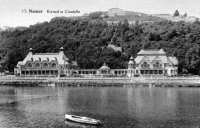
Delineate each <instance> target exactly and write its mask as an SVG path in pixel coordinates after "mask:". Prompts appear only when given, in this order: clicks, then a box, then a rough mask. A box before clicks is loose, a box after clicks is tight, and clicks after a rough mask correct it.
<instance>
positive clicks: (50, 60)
mask: <svg viewBox="0 0 200 128" xmlns="http://www.w3.org/2000/svg"><path fill="white" fill-rule="evenodd" d="M77 67H78V64H77V62H76V61H69V59H68V58H67V57H66V55H65V54H64V52H63V48H60V52H59V53H33V51H32V49H30V50H29V53H28V55H27V56H26V58H25V59H24V60H23V61H19V62H18V64H17V67H16V69H15V74H16V75H20V76H71V75H72V74H78V75H81V76H84V77H95V76H105V77H106V76H128V77H134V76H144V77H153V76H156V77H158V76H176V75H177V70H178V60H177V58H176V57H168V56H167V55H166V53H165V52H164V51H163V50H162V49H160V50H141V51H140V52H139V53H138V54H137V57H136V58H135V59H134V58H133V57H131V58H130V60H129V62H128V68H127V69H111V68H109V67H108V66H107V65H106V64H105V63H104V64H103V66H102V67H100V68H99V69H78V68H77Z"/></svg>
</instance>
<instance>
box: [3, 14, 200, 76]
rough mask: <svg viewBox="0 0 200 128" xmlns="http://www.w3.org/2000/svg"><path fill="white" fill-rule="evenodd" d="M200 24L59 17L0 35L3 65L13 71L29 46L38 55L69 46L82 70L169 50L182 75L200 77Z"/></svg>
mask: <svg viewBox="0 0 200 128" xmlns="http://www.w3.org/2000/svg"><path fill="white" fill-rule="evenodd" d="M111 39H112V44H114V45H116V46H121V47H122V48H123V52H120V51H115V50H114V49H112V48H108V47H107V45H108V44H109V43H110V41H111ZM199 45H200V22H199V21H196V22H194V23H186V22H171V21H162V22H154V23H142V24H140V23H138V22H136V24H135V25H134V26H131V27H130V26H129V23H128V21H127V20H124V21H122V22H119V23H118V24H111V25H108V24H107V23H106V22H105V21H103V20H102V19H90V18H85V19H71V18H66V17H56V18H53V19H52V20H51V21H49V22H44V23H37V24H35V25H31V26H29V27H28V28H23V29H20V27H18V29H14V30H12V31H10V30H4V31H1V32H0V63H1V66H2V68H5V69H7V70H9V71H13V69H14V67H15V66H16V64H17V62H18V61H22V60H23V59H24V58H25V57H26V55H27V53H28V49H29V48H30V47H32V48H33V50H34V52H37V53H46V52H58V51H59V48H60V47H64V48H65V54H66V55H67V57H68V58H69V59H70V60H76V61H77V62H78V64H79V66H80V68H87V69H93V68H100V67H101V66H102V64H103V63H107V65H108V66H109V67H110V68H113V69H117V68H127V62H128V61H129V58H130V56H134V57H136V54H137V53H138V52H139V51H140V50H141V49H160V48H162V49H164V51H166V53H167V54H168V55H170V56H176V57H177V58H178V60H179V65H178V66H179V73H191V74H200V68H199V67H200V47H199Z"/></svg>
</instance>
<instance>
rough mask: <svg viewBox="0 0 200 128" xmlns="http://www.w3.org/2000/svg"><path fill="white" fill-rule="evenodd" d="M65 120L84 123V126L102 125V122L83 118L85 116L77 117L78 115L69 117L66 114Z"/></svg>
mask: <svg viewBox="0 0 200 128" xmlns="http://www.w3.org/2000/svg"><path fill="white" fill-rule="evenodd" d="M65 119H66V120H69V121H73V122H77V123H83V124H91V125H99V124H101V121H100V120H96V119H92V118H88V117H83V116H76V115H68V114H65Z"/></svg>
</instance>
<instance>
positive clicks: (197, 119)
mask: <svg viewBox="0 0 200 128" xmlns="http://www.w3.org/2000/svg"><path fill="white" fill-rule="evenodd" d="M66 113H68V114H75V115H80V116H88V117H91V118H95V119H99V120H101V121H102V122H103V125H102V126H100V127H103V128H118V127H119V128H133V127H135V128H140V127H147V128H151V127H152V128H160V127H169V128H171V127H183V128H184V127H185V128H187V127H191V128H195V127H200V88H147V87H145V88H142V87H138V88H136V87H8V86H7V87H5V86H1V87H0V128H64V127H65V128H95V127H96V126H89V125H82V124H78V123H72V122H68V121H65V120H64V114H66Z"/></svg>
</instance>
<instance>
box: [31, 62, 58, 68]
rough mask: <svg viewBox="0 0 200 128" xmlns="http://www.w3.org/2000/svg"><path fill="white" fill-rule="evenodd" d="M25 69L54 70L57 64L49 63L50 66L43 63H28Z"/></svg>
mask: <svg viewBox="0 0 200 128" xmlns="http://www.w3.org/2000/svg"><path fill="white" fill-rule="evenodd" d="M27 67H28V68H33V67H35V68H41V67H43V68H48V67H51V68H56V67H57V64H56V63H51V64H50V65H49V64H48V63H43V64H40V63H35V64H32V63H28V64H27Z"/></svg>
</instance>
